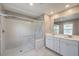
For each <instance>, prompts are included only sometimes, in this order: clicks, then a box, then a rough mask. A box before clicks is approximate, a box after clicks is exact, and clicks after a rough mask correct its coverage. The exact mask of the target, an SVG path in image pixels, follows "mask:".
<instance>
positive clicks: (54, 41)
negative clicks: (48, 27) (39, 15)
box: [45, 34, 79, 56]
mask: <svg viewBox="0 0 79 59" xmlns="http://www.w3.org/2000/svg"><path fill="white" fill-rule="evenodd" d="M45 41H46V42H45V43H46V47H47V48H49V49H51V50H53V51H55V52H57V53H58V54H60V55H63V56H78V55H79V37H78V36H74V35H72V36H71V35H62V34H60V35H53V34H46V40H45Z"/></svg>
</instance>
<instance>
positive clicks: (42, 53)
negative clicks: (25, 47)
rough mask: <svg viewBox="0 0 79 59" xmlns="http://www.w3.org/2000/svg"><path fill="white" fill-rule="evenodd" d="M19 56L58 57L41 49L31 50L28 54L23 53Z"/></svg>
mask: <svg viewBox="0 0 79 59" xmlns="http://www.w3.org/2000/svg"><path fill="white" fill-rule="evenodd" d="M21 56H59V55H58V54H56V53H55V52H53V51H50V50H48V49H47V48H45V47H43V48H40V49H33V50H31V51H29V52H25V53H23V54H22V55H21Z"/></svg>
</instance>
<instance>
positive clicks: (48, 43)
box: [46, 36, 53, 49]
mask: <svg viewBox="0 0 79 59" xmlns="http://www.w3.org/2000/svg"><path fill="white" fill-rule="evenodd" d="M46 47H48V48H50V49H53V40H52V37H51V36H47V37H46Z"/></svg>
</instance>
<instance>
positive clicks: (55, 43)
mask: <svg viewBox="0 0 79 59" xmlns="http://www.w3.org/2000/svg"><path fill="white" fill-rule="evenodd" d="M52 40H53V50H54V51H56V52H58V53H59V39H58V38H56V37H52Z"/></svg>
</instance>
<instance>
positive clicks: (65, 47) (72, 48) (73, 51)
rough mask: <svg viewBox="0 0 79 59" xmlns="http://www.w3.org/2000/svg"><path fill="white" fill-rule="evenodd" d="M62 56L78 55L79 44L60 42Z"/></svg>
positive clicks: (75, 42) (70, 41) (66, 41)
mask: <svg viewBox="0 0 79 59" xmlns="http://www.w3.org/2000/svg"><path fill="white" fill-rule="evenodd" d="M60 54H62V55H65V56H77V55H78V42H77V41H72V40H66V39H64V40H60Z"/></svg>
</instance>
